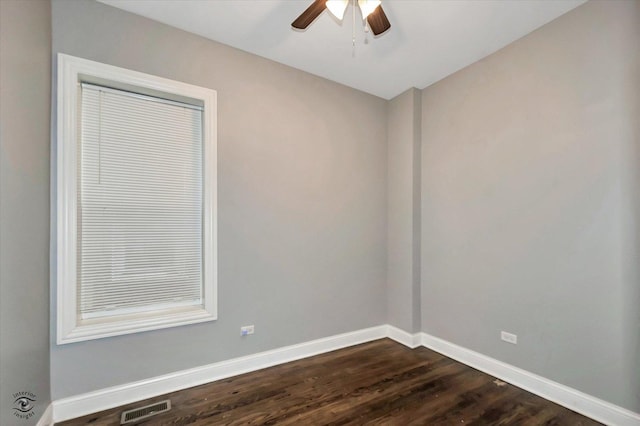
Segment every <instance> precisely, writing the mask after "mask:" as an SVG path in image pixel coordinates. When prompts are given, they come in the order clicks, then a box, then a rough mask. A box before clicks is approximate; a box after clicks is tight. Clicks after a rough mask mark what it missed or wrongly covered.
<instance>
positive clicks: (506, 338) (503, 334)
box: [500, 331, 518, 345]
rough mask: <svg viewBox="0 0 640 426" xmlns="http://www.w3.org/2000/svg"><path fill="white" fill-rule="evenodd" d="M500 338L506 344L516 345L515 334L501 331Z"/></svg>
mask: <svg viewBox="0 0 640 426" xmlns="http://www.w3.org/2000/svg"><path fill="white" fill-rule="evenodd" d="M500 338H501V339H502V340H504V341H505V342H507V343H513V344H514V345H517V344H518V336H516V335H515V334H511V333H507V332H506V331H501V332H500Z"/></svg>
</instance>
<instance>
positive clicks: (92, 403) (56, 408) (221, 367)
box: [53, 325, 388, 422]
mask: <svg viewBox="0 0 640 426" xmlns="http://www.w3.org/2000/svg"><path fill="white" fill-rule="evenodd" d="M387 333H388V331H387V327H386V326H384V325H382V326H378V327H372V328H366V329H363V330H358V331H354V332H351V333H344V334H338V335H336V336H331V337H326V338H324V339H318V340H312V341H310V342H305V343H300V344H297V345H292V346H285V347H283V348H278V349H273V350H270V351H266V352H260V353H257V354H253V355H248V356H243V357H240V358H234V359H231V360H228V361H221V362H216V363H214V364H209V365H205V366H202V367H196V368H191V369H188V370H183V371H177V372H175V373H171V374H165V375H163V376H158V377H154V378H151V379H147V380H140V381H137V382H132V383H127V384H124V385H120V386H113V387H110V388H106V389H101V390H98V391H94V392H89V393H85V394H81V395H77V396H72V397H69V398H63V399H59V400H57V401H54V402H53V418H54V420H55V421H56V422H61V421H64V420H69V419H73V418H76V417H81V416H85V415H87V414H91V413H95V412H98V411H102V410H107V409H109V408H113V407H118V406H120V405H124V404H129V403H132V402H135V401H140V400H143V399H147V398H152V397H154V396H158V395H163V394H166V393H169V392H175V391H177V390H181V389H186V388H190V387H193V386H198V385H202V384H204V383H209V382H212V381H215V380H220V379H225V378H227V377H232V376H237V375H239V374H244V373H249V372H251V371H256V370H260V369H263V368H267V367H271V366H274V365H278V364H283V363H285V362H291V361H295V360H298V359H302V358H307V357H310V356H314V355H318V354H322V353H325V352H330V351H334V350H336V349H342V348H346V347H349V346H353V345H357V344H360V343H365V342H370V341H372V340H377V339H382V338H383V337H386V336H387Z"/></svg>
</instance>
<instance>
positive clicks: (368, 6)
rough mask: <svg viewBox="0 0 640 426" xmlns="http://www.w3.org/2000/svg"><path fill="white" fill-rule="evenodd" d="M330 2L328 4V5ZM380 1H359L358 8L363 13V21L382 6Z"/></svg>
mask: <svg viewBox="0 0 640 426" xmlns="http://www.w3.org/2000/svg"><path fill="white" fill-rule="evenodd" d="M328 3H329V2H327V4H328ZM380 3H381V2H380V0H358V6H359V7H360V12H362V19H367V16H369V15H371V13H373V11H374V10H376V7H378V6H380Z"/></svg>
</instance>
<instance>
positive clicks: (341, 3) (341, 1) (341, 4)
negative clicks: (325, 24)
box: [327, 0, 349, 21]
mask: <svg viewBox="0 0 640 426" xmlns="http://www.w3.org/2000/svg"><path fill="white" fill-rule="evenodd" d="M348 5H349V0H327V9H329V12H331V14H332V15H333V16H335V17H336V18H338V19H339V20H341V21H342V18H344V12H345V11H346V10H347V6H348Z"/></svg>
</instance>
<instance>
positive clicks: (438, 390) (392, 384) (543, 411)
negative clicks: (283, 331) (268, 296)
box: [58, 339, 599, 426]
mask: <svg viewBox="0 0 640 426" xmlns="http://www.w3.org/2000/svg"><path fill="white" fill-rule="evenodd" d="M167 398H168V399H171V404H172V409H171V411H169V412H167V413H163V414H159V415H157V416H154V417H151V418H148V419H144V420H142V421H140V422H139V423H137V424H138V425H147V426H155V425H158V426H161V425H190V426H205V425H335V426H337V425H363V424H371V425H402V426H404V425H469V424H472V425H584V426H591V425H598V424H599V423H597V422H595V421H593V420H591V419H588V418H586V417H584V416H581V415H579V414H577V413H575V412H573V411H570V410H567V409H566V408H563V407H561V406H559V405H557V404H554V403H552V402H549V401H546V400H544V399H542V398H539V397H537V396H535V395H533V394H531V393H528V392H526V391H524V390H522V389H519V388H517V387H515V386H512V385H510V384H507V383H503V382H500V381H495V378H494V377H491V376H489V375H487V374H484V373H482V372H480V371H477V370H474V369H473V368H471V367H468V366H466V365H464V364H461V363H458V362H456V361H453V360H451V359H450V358H447V357H445V356H443V355H441V354H438V353H437V352H433V351H431V350H428V349H426V348H417V349H409V348H406V347H404V346H402V345H400V344H398V343H396V342H393V341H391V340H389V339H381V340H377V341H374V342H370V343H365V344H362V345H357V346H353V347H350V348H346V349H341V350H339V351H334V352H330V353H326V354H322V355H318V356H315V357H311V358H307V359H303V360H300V361H295V362H290V363H287V364H282V365H278V366H275V367H271V368H267V369H264V370H260V371H256V372H253V373H248V374H243V375H240V376H236V377H231V378H228V379H224V380H219V381H217V382H213V383H209V384H206V385H202V386H197V387H194V388H190V389H186V390H183V391H179V392H173V393H171V394H167V395H163V396H159V397H156V398H151V399H148V400H144V401H140V402H137V403H134V404H127V405H125V406H122V407H118V408H114V409H111V410H106V411H103V412H100V413H95V414H91V415H88V416H84V417H80V418H78V419H74V420H69V421H66V422H63V423H58V425H59V426H78V425H92V426H113V425H119V424H120V414H121V413H122V411H124V410H127V409H131V408H135V407H139V406H142V405H147V404H151V403H154V402H157V401H161V400H163V399H167Z"/></svg>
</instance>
